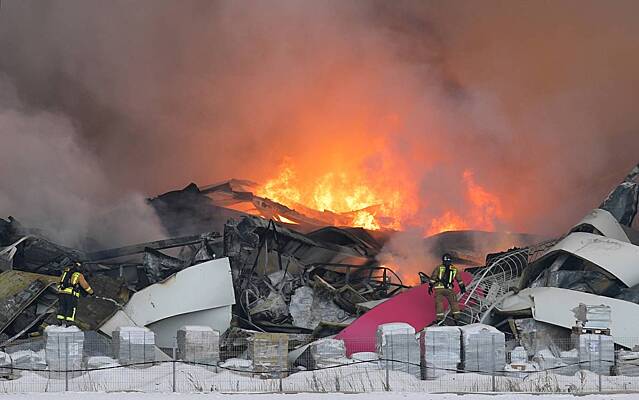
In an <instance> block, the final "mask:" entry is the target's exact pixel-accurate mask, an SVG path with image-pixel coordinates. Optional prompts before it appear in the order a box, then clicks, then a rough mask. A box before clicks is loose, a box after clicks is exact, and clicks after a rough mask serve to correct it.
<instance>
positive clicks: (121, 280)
mask: <svg viewBox="0 0 639 400" xmlns="http://www.w3.org/2000/svg"><path fill="white" fill-rule="evenodd" d="M254 189H255V188H254V186H253V185H252V184H251V182H248V181H242V180H231V181H227V182H223V183H220V184H216V185H211V186H206V187H198V186H197V185H194V184H191V185H189V186H187V187H186V188H184V189H182V190H177V191H173V192H169V193H166V194H163V195H160V196H158V197H156V198H154V199H150V200H149V203H150V204H151V205H152V206H153V208H154V209H155V210H156V212H157V215H158V217H159V219H160V220H161V222H162V224H163V226H164V227H165V229H166V231H167V233H168V235H169V236H170V237H168V238H164V239H160V240H155V241H152V242H146V243H137V244H130V245H127V246H124V247H118V248H106V249H105V248H103V247H101V246H99V245H98V244H97V243H98V242H97V241H95V240H94V239H91V238H87V240H86V243H82V244H78V245H77V247H78V248H71V247H68V246H64V245H60V244H57V243H55V241H53V240H51V239H50V238H48V237H46V235H45V234H43V233H42V232H41V231H39V230H37V229H34V228H30V227H25V226H23V225H21V224H20V222H19V221H17V220H16V219H14V218H11V217H9V218H8V219H7V220H4V219H0V271H2V273H1V274H0V345H3V347H4V346H5V345H10V344H11V343H12V342H14V341H16V340H17V339H27V340H26V341H25V342H26V343H28V345H27V346H26V347H24V348H20V349H19V350H16V351H12V352H8V353H7V356H6V357H4V358H2V355H1V354H0V372H1V371H4V369H3V368H4V365H5V364H2V363H3V362H5V361H6V360H7V359H9V360H11V362H12V364H13V365H14V366H23V367H26V368H29V367H31V368H37V369H44V368H46V367H47V365H48V368H49V369H50V370H52V371H59V370H60V369H61V365H60V362H61V358H60V357H59V356H56V354H59V353H60V351H61V348H60V347H59V346H60V340H62V341H63V342H64V343H67V339H68V338H72V339H71V342H70V343H71V345H72V346H71V348H70V350H69V352H68V354H70V355H71V357H68V358H67V357H65V359H64V360H65V361H64V362H65V363H66V362H71V363H72V364H73V365H72V367H73V368H74V369H75V367H76V366H77V367H78V369H80V367H84V366H89V367H93V368H100V367H102V366H111V365H118V364H121V365H127V364H132V363H133V364H136V363H149V362H152V361H156V359H157V357H158V355H164V356H167V355H168V356H169V357H170V356H171V355H172V354H171V350H173V349H171V347H173V346H175V345H176V344H177V352H178V356H179V358H180V359H181V360H183V361H186V362H193V363H205V364H215V365H217V364H218V363H219V365H220V366H225V365H226V366H227V368H229V369H232V370H240V371H253V372H257V373H264V374H265V375H269V374H272V373H273V372H282V371H286V372H288V371H291V368H292V367H291V366H300V365H302V364H303V363H300V362H297V360H295V359H291V360H289V359H288V358H289V350H291V352H290V354H291V355H297V354H298V352H299V353H300V354H305V356H308V360H309V361H310V362H309V365H303V367H307V368H312V369H322V368H332V367H334V366H338V365H342V364H348V363H352V362H353V360H355V361H357V360H364V361H375V362H371V363H370V364H369V363H366V364H362V365H363V367H362V368H378V367H379V368H387V369H389V370H393V371H401V372H404V373H408V374H410V375H413V376H415V377H416V378H420V377H423V378H427V379H432V378H438V377H440V376H442V375H445V374H448V373H454V372H455V370H457V369H464V370H466V371H476V372H479V373H487V374H492V373H494V372H496V371H507V372H512V373H518V372H522V371H524V372H525V371H531V370H536V369H537V368H539V369H542V370H543V369H551V370H556V371H558V372H559V373H565V374H571V373H574V372H576V371H577V370H578V369H579V367H580V366H581V368H584V369H589V370H591V371H593V372H596V373H601V374H607V373H609V371H610V365H608V364H613V363H614V349H615V346H617V347H618V348H622V349H632V348H633V347H635V346H636V345H639V337H635V338H632V335H633V332H635V330H634V327H636V323H637V320H638V319H637V318H639V275H637V274H636V273H635V270H636V268H635V266H636V263H637V260H639V232H638V231H636V230H635V229H634V228H633V226H635V225H633V224H635V221H634V220H635V217H636V214H637V204H638V202H639V194H638V193H639V167H637V168H635V169H633V171H632V172H631V173H630V174H629V175H628V176H627V177H626V178H625V180H624V181H623V182H622V183H621V184H620V185H619V187H617V188H616V189H615V190H613V191H612V192H611V194H610V195H609V196H608V197H607V198H606V199H605V201H604V202H603V203H602V204H601V205H600V208H598V209H595V210H593V212H592V213H590V214H589V215H587V216H586V217H585V218H584V219H583V220H582V221H580V222H579V223H578V224H576V225H575V226H574V227H573V228H572V229H571V230H570V232H568V233H567V234H566V235H564V236H562V237H561V238H559V239H556V240H550V241H545V242H542V243H539V244H536V245H532V243H531V242H530V241H531V240H536V239H538V238H536V237H534V236H531V235H520V237H518V238H517V239H516V240H514V239H513V241H514V242H516V243H525V244H526V246H525V247H524V248H517V247H515V248H511V249H507V250H505V251H502V252H497V253H493V254H483V253H482V252H481V250H478V249H477V248H476V247H473V246H474V244H473V243H476V242H481V240H478V238H481V237H489V236H490V235H488V234H486V235H484V234H483V233H480V232H446V233H442V234H439V235H435V236H433V237H430V238H428V239H426V240H425V242H424V243H426V242H427V243H428V246H429V248H431V249H436V250H435V251H437V252H441V253H443V252H445V251H446V252H450V253H452V254H453V257H454V259H455V262H456V263H458V264H462V265H467V266H472V267H469V268H467V269H464V270H463V271H461V273H460V275H462V277H463V279H466V282H467V283H466V286H467V288H468V291H467V293H466V294H465V295H464V296H463V297H461V298H460V301H461V302H462V303H463V307H462V308H463V313H462V315H461V316H460V323H461V324H462V325H465V326H461V327H446V326H429V325H431V324H433V323H434V313H432V311H433V308H434V307H432V306H433V298H432V295H431V294H428V292H427V289H426V288H425V286H419V287H411V286H409V285H406V284H405V283H404V282H403V281H402V279H401V277H400V276H399V275H398V274H397V273H396V272H395V271H393V269H391V268H389V267H387V266H385V265H383V264H382V263H381V262H380V254H381V253H382V252H383V249H384V246H385V244H386V243H387V242H388V240H389V237H390V236H391V235H392V232H388V231H367V230H365V229H361V228H352V227H348V226H347V225H348V221H351V220H352V219H349V218H350V217H349V216H345V215H342V214H336V213H331V212H329V211H317V210H309V209H306V208H303V207H300V209H299V210H293V209H290V208H288V207H286V206H283V205H281V204H278V203H276V202H274V201H272V200H269V199H266V198H262V197H259V196H256V195H255V194H254V193H255V191H254ZM347 217H348V218H347ZM510 238H514V235H513V236H509V239H510ZM501 239H503V237H500V238H496V239H495V241H499V240H501ZM478 247H481V246H478ZM76 260H78V261H81V262H82V264H83V266H84V268H85V270H84V273H85V276H86V278H87V280H88V281H89V282H90V283H91V286H92V287H93V288H94V290H95V292H96V295H95V296H94V297H90V298H82V299H80V302H79V307H78V310H77V316H76V324H77V327H78V328H67V329H62V328H47V329H46V330H44V328H45V327H46V326H47V325H52V324H55V323H56V322H57V321H56V319H55V315H54V314H55V311H56V303H57V291H56V286H57V283H58V279H59V276H60V272H61V271H62V270H63V268H65V267H66V266H68V265H69V264H70V263H72V262H73V261H76ZM484 260H485V261H484ZM480 264H485V265H480ZM432 267H433V266H424V270H425V271H429V270H430V269H431V268H432ZM400 269H401V268H400ZM533 310H534V312H533ZM411 313H412V314H419V315H417V316H416V315H411ZM429 313H432V314H433V316H431V315H430V314H429ZM621 316H623V318H622V317H621ZM354 321H356V322H354ZM408 322H410V323H408ZM479 322H482V324H478V323H479ZM356 326H359V327H363V328H362V330H361V331H360V330H357V329H353V330H352V332H368V336H366V335H363V334H362V335H360V336H359V337H358V336H352V335H354V334H352V333H349V332H351V331H350V329H351V328H353V327H356ZM71 329H74V330H73V331H71ZM358 329H359V328H358ZM43 330H44V332H45V335H46V343H45V345H44V350H42V346H40V347H38V345H36V344H35V340H31V339H29V338H30V335H35V336H37V334H38V333H41V332H42V331H43ZM81 331H97V332H100V335H103V336H101V337H102V338H105V337H107V336H110V337H112V340H111V343H110V345H111V346H112V350H113V351H112V352H97V353H96V352H95V351H93V350H91V349H89V350H90V351H88V350H87V348H86V346H84V344H83V343H82V340H80V338H79V337H80V336H81V335H82V332H81ZM345 332H346V333H345ZM416 332H420V333H419V340H418V339H417V338H416V335H415V334H416ZM347 333H348V334H347ZM94 334H95V333H94ZM349 334H350V335H351V336H349ZM571 334H572V336H571ZM75 335H77V336H78V337H77V338H76V336H75ZM176 336H177V343H176V342H175V338H176ZM635 336H636V335H635ZM571 337H572V341H571ZM506 338H508V344H509V348H514V347H515V346H520V347H516V351H513V352H512V353H511V358H510V363H509V364H508V366H507V365H506V359H507V357H506V343H507V342H506ZM29 344H30V345H31V347H29ZM64 345H65V346H66V344H64ZM83 346H84V347H83ZM305 346H307V347H305ZM522 348H523V349H522ZM305 349H307V350H306V351H305ZM65 351H66V347H65ZM83 352H84V353H86V354H84V355H83ZM94 353H95V354H94ZM98 353H99V354H98ZM105 353H108V354H105ZM620 354H623V356H621V355H620V356H619V357H618V360H617V363H618V366H617V368H614V369H613V371H628V372H629V373H634V369H635V367H636V365H639V363H637V362H636V360H637V359H638V358H637V357H635V356H634V353H631V352H625V353H620ZM83 357H84V358H83ZM292 357H293V356H292ZM593 357H595V358H596V361H597V362H595V361H594V360H593ZM293 358H294V357H293ZM599 358H601V360H602V362H601V363H599V362H598V361H599ZM3 359H4V360H5V361H2V360H3ZM67 360H69V361H67ZM377 360H381V361H380V362H379V365H378V363H377ZM45 361H46V363H45ZM420 366H421V367H420ZM300 368H301V367H300ZM420 369H422V370H423V372H424V373H423V374H422V371H421V370H420Z"/></svg>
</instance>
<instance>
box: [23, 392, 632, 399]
mask: <svg viewBox="0 0 639 400" xmlns="http://www.w3.org/2000/svg"><path fill="white" fill-rule="evenodd" d="M59 396H60V393H38V394H19V395H13V396H11V399H15V400H55V399H57V398H59ZM64 397H65V400H86V399H87V398H90V399H91V400H119V399H124V400H176V399H180V400H202V399H203V397H202V395H201V394H197V393H194V394H176V393H75V392H68V393H65V394H64ZM335 398H338V399H343V400H425V399H427V400H519V399H523V400H570V399H573V400H633V399H636V395H633V394H615V395H587V396H579V397H578V396H572V395H561V394H542V395H532V394H516V393H515V394H500V395H489V394H472V395H463V396H462V395H456V394H429V395H424V393H401V392H390V393H372V394H371V393H368V394H344V393H338V394H333V393H330V394H327V393H298V394H221V393H212V394H207V395H206V399H207V400H223V399H224V400H226V399H229V400H329V399H335Z"/></svg>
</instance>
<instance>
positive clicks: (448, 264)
mask: <svg viewBox="0 0 639 400" xmlns="http://www.w3.org/2000/svg"><path fill="white" fill-rule="evenodd" d="M454 281H457V283H458V284H459V288H460V289H461V292H462V293H465V292H466V286H465V285H464V281H462V279H461V276H460V274H459V272H458V271H457V268H456V267H455V266H454V265H453V258H452V257H451V255H450V254H448V253H446V254H444V255H443V256H442V264H441V265H439V266H438V267H437V268H436V269H435V271H434V273H433V278H431V279H430V281H429V282H428V293H429V294H432V293H433V287H434V288H435V309H436V311H437V321H443V319H444V298H446V300H447V301H448V306H449V307H450V310H451V312H452V314H453V318H454V319H455V321H457V320H458V319H459V315H460V311H459V303H458V302H457V296H456V295H455V292H454V291H453V286H454Z"/></svg>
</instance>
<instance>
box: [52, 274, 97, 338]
mask: <svg viewBox="0 0 639 400" xmlns="http://www.w3.org/2000/svg"><path fill="white" fill-rule="evenodd" d="M81 294H88V295H89V296H93V289H91V286H89V283H88V282H87V280H86V279H85V278H84V275H83V274H82V264H81V263H79V262H77V261H76V262H72V263H71V265H70V266H68V267H66V268H65V269H64V271H62V275H60V283H59V284H58V321H59V322H60V324H61V325H63V326H66V325H68V324H73V323H74V322H75V312H76V309H77V307H78V298H79V297H80V295H81Z"/></svg>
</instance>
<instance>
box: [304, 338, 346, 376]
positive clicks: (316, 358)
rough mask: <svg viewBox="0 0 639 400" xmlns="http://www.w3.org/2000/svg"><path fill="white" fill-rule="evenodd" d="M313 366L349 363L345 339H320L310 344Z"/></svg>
mask: <svg viewBox="0 0 639 400" xmlns="http://www.w3.org/2000/svg"><path fill="white" fill-rule="evenodd" d="M309 350H310V355H311V360H312V363H311V365H312V368H314V369H323V368H330V367H335V366H339V365H344V364H348V363H349V362H350V360H349V359H348V358H346V346H345V345H344V341H343V340H338V339H320V340H317V341H315V342H313V343H311V344H310V345H309Z"/></svg>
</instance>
